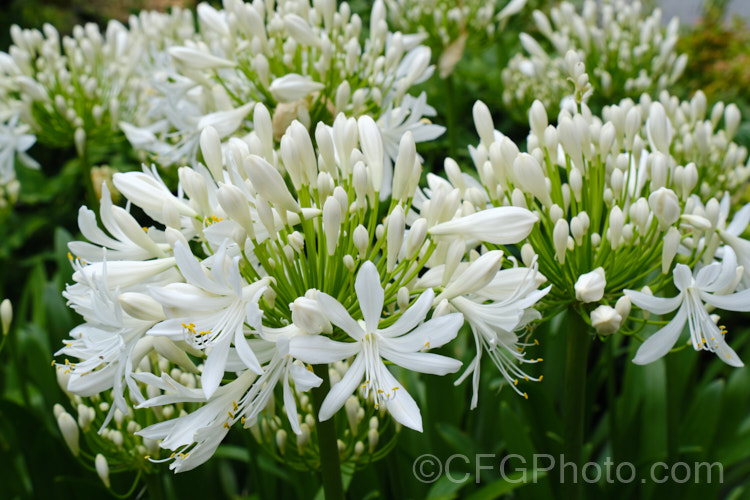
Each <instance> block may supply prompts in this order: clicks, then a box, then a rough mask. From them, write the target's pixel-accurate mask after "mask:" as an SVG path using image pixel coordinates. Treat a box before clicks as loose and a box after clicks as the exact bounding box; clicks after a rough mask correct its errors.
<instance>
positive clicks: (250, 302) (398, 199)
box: [59, 104, 548, 471]
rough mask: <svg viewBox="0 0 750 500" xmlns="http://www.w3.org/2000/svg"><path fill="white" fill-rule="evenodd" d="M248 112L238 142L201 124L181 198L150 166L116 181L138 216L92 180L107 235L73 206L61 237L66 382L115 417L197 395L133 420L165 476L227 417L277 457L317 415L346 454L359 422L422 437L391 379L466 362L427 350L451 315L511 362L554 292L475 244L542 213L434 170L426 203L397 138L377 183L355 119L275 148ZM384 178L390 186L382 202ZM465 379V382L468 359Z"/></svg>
mask: <svg viewBox="0 0 750 500" xmlns="http://www.w3.org/2000/svg"><path fill="white" fill-rule="evenodd" d="M252 113H253V117H252V120H253V124H254V127H255V129H254V131H252V132H251V133H250V134H248V135H247V136H246V137H244V138H242V139H240V138H230V139H229V140H228V141H225V142H224V143H222V141H221V134H220V133H219V132H218V131H217V130H216V129H215V128H213V127H208V128H206V129H204V130H203V131H202V133H201V135H200V138H199V140H200V149H201V154H202V158H203V159H204V161H205V165H204V164H196V165H195V166H193V167H182V168H180V169H179V170H178V174H179V179H180V185H179V188H178V191H177V194H176V195H175V194H173V193H172V192H171V191H170V190H169V189H168V188H167V187H166V186H165V184H164V183H163V182H162V181H161V179H160V178H159V176H158V174H157V172H156V170H155V169H144V171H143V172H131V173H119V174H115V176H114V179H113V182H114V185H115V186H116V188H117V189H118V190H119V191H120V192H121V193H122V195H123V196H124V197H125V198H127V199H128V200H129V206H130V205H132V206H137V207H139V208H140V209H141V210H143V212H145V214H146V215H148V217H150V219H151V220H152V221H153V222H151V223H149V224H150V225H149V226H146V227H142V226H141V223H139V222H138V221H136V219H135V218H134V217H133V215H131V214H130V213H129V211H128V210H126V209H123V208H120V207H118V206H114V205H113V204H112V203H111V201H109V194H108V190H107V189H106V187H103V192H104V196H103V197H102V201H101V210H100V214H99V216H100V219H101V223H102V224H103V226H104V229H106V232H105V231H104V230H103V229H101V228H100V227H99V226H98V225H97V222H96V220H97V219H96V217H95V214H94V212H92V211H91V210H89V209H87V208H85V207H83V208H82V209H81V211H80V214H79V225H80V228H81V231H82V233H83V235H84V236H85V237H86V238H87V239H88V240H89V241H90V242H74V243H71V244H70V249H71V251H72V252H73V253H74V254H75V255H76V256H77V258H76V260H75V261H74V263H75V267H76V272H75V274H74V275H73V280H74V281H75V284H73V285H71V286H69V287H68V289H67V291H66V296H67V297H68V300H69V301H70V302H71V304H72V305H73V306H74V307H75V308H76V309H77V310H79V312H81V314H82V315H83V316H84V319H85V320H86V323H84V324H83V325H81V326H79V327H76V328H75V329H74V330H73V331H72V332H71V337H72V340H71V341H70V342H69V344H68V345H66V347H64V348H63V349H62V350H61V351H60V353H59V354H60V355H66V356H71V357H76V358H78V361H77V362H76V364H75V366H73V367H72V369H71V374H70V381H69V383H68V390H69V391H71V392H73V393H77V394H82V395H89V394H94V393H98V392H102V391H110V390H111V391H112V399H113V408H119V409H120V411H122V412H125V411H127V408H128V401H132V402H134V403H135V404H136V405H137V407H138V408H147V407H158V406H161V405H166V404H170V405H172V404H182V403H193V404H196V405H198V406H199V408H198V409H196V410H194V411H192V412H190V413H188V414H186V415H182V416H179V417H177V418H173V419H170V420H166V421H164V422H161V423H157V424H155V425H152V426H150V427H147V428H144V429H142V430H141V431H140V432H139V435H141V436H143V437H145V438H148V439H152V440H155V441H160V446H161V447H162V448H167V449H171V450H174V454H173V455H172V457H171V458H172V459H173V460H174V461H173V463H172V465H171V467H172V468H173V469H175V470H176V471H181V470H189V469H191V468H193V467H195V466H197V465H199V464H201V463H203V462H204V461H206V460H207V459H208V458H209V457H210V456H211V455H212V454H213V452H214V451H215V450H216V448H217V447H218V445H219V444H220V442H221V441H222V439H223V438H224V436H225V435H226V434H227V433H228V432H229V430H230V429H231V428H232V427H233V426H234V425H235V424H238V426H242V427H245V428H251V429H252V428H254V431H253V432H254V435H255V436H256V439H258V440H260V441H264V442H268V441H270V440H271V436H273V441H275V445H276V450H277V453H282V454H283V453H284V452H283V451H282V449H283V448H284V447H283V446H281V444H284V445H285V444H286V440H287V436H288V435H290V433H294V434H296V436H297V447H298V450H297V451H298V452H299V453H300V454H301V455H302V456H304V455H305V454H306V453H309V454H310V455H309V456H306V459H305V460H300V462H303V463H306V464H308V465H310V464H312V466H315V464H316V462H315V460H316V457H315V450H314V449H311V448H312V447H309V448H307V449H305V446H304V444H305V443H306V442H307V441H306V440H309V439H310V436H311V434H314V432H315V428H316V422H318V421H322V420H327V419H329V418H333V417H334V416H335V415H336V414H337V413H339V410H340V409H342V408H345V409H346V414H347V419H348V422H349V427H350V429H351V431H350V432H348V433H347V435H348V436H350V441H349V444H346V443H345V446H346V448H347V449H348V450H349V452H348V453H349V455H348V456H349V457H350V459H351V460H352V461H355V462H356V461H357V460H359V459H360V458H363V459H364V457H363V455H362V454H363V451H364V440H365V439H366V440H367V442H368V443H369V448H370V450H371V451H372V450H374V448H375V446H376V445H377V439H376V436H373V434H377V433H378V428H379V426H380V424H379V422H378V420H377V419H376V420H375V421H373V420H372V417H378V418H384V417H385V416H386V414H387V415H390V417H392V418H393V419H394V420H395V421H396V422H397V423H398V424H399V425H402V426H406V427H409V428H411V429H415V430H419V431H421V430H422V420H421V415H420V411H419V407H418V406H417V403H416V401H415V400H414V398H413V397H412V396H411V395H410V393H409V391H408V390H407V388H406V387H404V386H403V385H402V382H401V381H400V377H398V374H399V373H402V372H403V370H409V371H415V372H420V373H428V374H436V375H445V374H448V373H453V372H456V371H457V370H458V369H459V368H460V366H461V362H460V361H458V360H456V359H453V358H450V357H448V356H444V355H438V354H434V353H431V352H428V351H430V350H432V349H435V348H438V347H440V346H442V345H444V344H447V343H448V342H450V341H451V340H452V339H453V338H455V337H456V335H457V334H458V332H459V329H460V328H461V326H462V325H463V324H464V321H467V322H468V323H469V324H471V325H472V328H474V330H475V334H476V335H477V337H476V338H477V345H478V347H479V348H480V349H481V351H485V352H489V353H490V356H493V359H495V360H496V363H497V364H498V366H499V367H500V369H501V371H503V373H514V372H516V370H517V368H516V363H517V362H518V361H519V360H520V361H523V360H525V358H524V355H523V354H522V353H520V352H518V350H517V347H518V346H517V343H518V342H519V339H518V337H517V336H516V334H515V333H514V332H515V331H516V330H517V329H521V328H523V327H524V326H526V325H527V324H528V323H529V322H530V321H531V320H533V319H535V318H536V317H537V315H535V314H534V312H533V306H534V304H535V303H536V301H537V300H539V298H541V297H542V296H543V295H544V294H545V293H546V292H547V291H548V290H541V291H540V290H538V288H539V286H540V285H541V284H542V282H543V281H544V278H543V277H541V276H540V275H539V273H538V272H537V269H536V264H534V263H532V265H531V266H530V267H528V268H522V267H518V266H517V265H516V266H514V267H512V268H509V269H501V267H502V266H508V265H511V264H512V261H509V260H507V259H505V258H504V256H503V253H502V252H500V251H497V250H489V249H488V248H487V247H486V246H483V245H482V244H483V243H486V244H511V243H515V242H517V241H519V240H521V239H523V238H524V237H526V236H527V235H528V234H529V232H530V231H531V230H532V227H533V226H534V224H535V223H536V221H537V217H536V216H534V215H533V214H532V213H531V212H529V211H528V210H525V209H521V208H517V207H491V206H488V204H487V203H486V202H485V203H484V204H483V205H478V206H474V205H471V204H467V203H461V195H462V193H463V191H461V190H460V189H448V184H447V183H446V182H445V181H442V180H439V179H438V178H436V177H434V176H431V181H430V188H429V190H428V191H427V192H429V193H430V195H431V197H432V202H431V201H428V200H426V199H425V198H424V195H423V193H422V191H421V190H418V183H419V179H420V176H421V172H422V165H421V161H420V159H419V157H418V155H417V153H416V147H415V141H414V137H413V136H412V134H411V133H410V132H406V133H405V134H404V135H403V137H402V138H401V140H400V142H399V145H398V151H397V155H396V159H395V166H394V172H393V177H392V179H389V180H386V167H385V165H386V162H385V157H386V155H387V152H386V146H385V141H384V140H383V138H382V135H381V130H380V128H379V127H378V125H377V124H376V122H375V120H374V119H373V118H372V117H370V116H368V115H364V116H361V117H359V118H358V119H355V118H351V117H350V118H347V117H346V116H345V115H343V114H339V115H338V116H337V117H336V118H335V120H334V121H333V124H332V125H326V124H324V123H322V122H319V123H318V124H316V125H315V127H314V140H315V146H313V138H312V137H311V134H310V133H309V132H308V131H307V128H306V127H305V125H303V124H302V123H300V122H299V121H296V120H295V121H293V122H292V123H291V125H290V126H289V127H288V128H287V129H286V132H285V133H284V134H283V136H282V137H281V140H280V141H279V144H280V146H278V147H277V146H276V145H275V141H274V138H273V122H272V116H271V113H270V111H269V110H268V108H266V107H265V106H264V105H263V104H255V105H254V108H253V110H252ZM383 190H387V191H389V192H392V197H391V198H390V199H386V200H384V201H381V198H382V196H381V195H382V191H383ZM474 191H476V189H474ZM480 194H481V193H480ZM415 200H417V201H416V202H415ZM413 202H414V203H413ZM516 264H517V263H516ZM461 313H463V314H461ZM157 344H159V345H161V344H163V346H162V348H163V349H168V351H169V353H170V355H171V356H172V357H169V358H168V359H170V360H171V361H173V362H175V363H181V366H182V364H186V365H187V367H189V368H193V367H194V368H195V369H196V370H197V374H196V379H197V381H198V382H199V383H198V384H197V386H196V387H193V386H192V385H186V384H184V383H183V382H182V381H181V380H176V379H175V378H173V377H171V376H170V375H169V374H168V373H164V372H163V373H162V374H161V376H160V377H159V376H157V375H155V374H151V373H139V372H137V371H135V366H137V363H135V360H136V357H137V356H143V355H144V354H143V353H144V351H145V352H146V353H148V352H149V350H150V349H156V350H157V352H159V353H160V354H162V355H165V354H164V352H162V351H160V350H159V349H158V348H157ZM481 351H480V353H481ZM386 361H388V362H389V363H390V364H392V365H393V366H394V367H400V368H397V370H393V371H392V369H391V368H389V367H388V366H387V365H386ZM71 366H72V365H71ZM313 367H314V369H313ZM398 370H401V371H398ZM466 373H467V374H469V373H474V374H476V375H475V383H476V382H477V381H478V373H479V354H478V355H477V359H475V361H474V362H472V363H471V365H470V366H469V368H468V370H467V372H466ZM324 377H330V378H331V379H332V380H333V381H334V382H336V383H335V384H334V385H333V386H332V388H331V389H330V391H329V392H328V393H327V394H325V399H323V400H322V401H319V403H320V410H319V411H318V412H315V413H313V412H311V405H310V396H309V395H308V394H306V393H307V392H308V391H309V390H310V389H312V388H315V387H318V386H319V385H320V384H321V383H322V381H323V378H324ZM142 384H146V385H148V386H149V389H148V390H147V394H146V395H145V396H144V395H143V393H142V386H141V385H142ZM126 388H127V389H128V391H127V395H126ZM474 402H475V403H476V386H475V396H474ZM300 410H301V411H302V413H300ZM264 422H265V423H264ZM287 429H288V431H287ZM281 431H283V432H281ZM280 443H281V444H280ZM357 443H359V444H357Z"/></svg>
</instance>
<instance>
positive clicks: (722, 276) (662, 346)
mask: <svg viewBox="0 0 750 500" xmlns="http://www.w3.org/2000/svg"><path fill="white" fill-rule="evenodd" d="M724 252H725V253H724V259H723V260H722V262H721V263H718V262H714V263H712V264H709V265H708V266H705V267H703V268H701V269H700V270H698V272H697V273H696V275H695V277H693V275H692V274H691V272H690V268H689V267H687V266H686V265H684V264H677V266H676V267H675V269H674V284H675V286H676V287H677V289H678V290H679V291H680V293H679V294H678V295H677V296H676V297H672V298H662V297H654V296H652V295H648V294H645V293H642V292H636V291H634V290H625V294H626V295H627V296H628V297H630V300H631V301H632V302H633V304H635V305H637V306H638V307H640V308H641V309H644V310H646V311H650V312H652V313H655V314H666V313H668V312H671V311H674V310H675V309H677V314H675V316H674V318H672V320H671V321H670V322H669V323H668V324H667V325H666V326H665V327H664V328H662V329H660V330H659V331H657V332H656V333H654V334H653V335H652V336H651V337H649V338H648V339H646V341H645V342H644V343H643V345H641V347H640V348H639V349H638V352H637V353H636V355H635V358H633V362H634V363H637V364H639V365H644V364H648V363H651V362H652V361H655V360H657V359H659V358H661V357H662V356H664V355H665V354H667V352H669V350H670V349H671V348H672V347H673V346H674V344H675V343H676V342H677V339H678V338H679V337H680V334H681V333H682V330H683V329H684V327H685V323H687V324H688V326H689V329H690V340H691V341H692V344H693V348H694V349H695V350H699V349H705V350H708V351H711V352H715V353H716V354H717V355H718V356H719V357H720V358H721V360H722V361H724V362H725V363H727V364H729V365H732V366H737V367H740V366H744V365H743V363H742V361H741V360H740V358H739V356H737V353H735V352H734V350H732V348H731V347H729V345H727V343H726V341H725V340H724V334H725V332H724V331H723V329H720V328H719V327H718V326H716V324H715V323H714V322H713V321H712V320H711V318H710V316H709V314H708V312H707V311H706V307H705V305H704V303H706V304H708V305H711V306H714V307H718V308H720V309H724V310H727V311H750V290H743V291H741V292H736V293H727V290H733V289H734V287H735V286H736V282H737V270H738V267H737V258H736V256H735V254H734V252H733V251H732V250H731V248H725V251H724ZM722 294H723V295H722Z"/></svg>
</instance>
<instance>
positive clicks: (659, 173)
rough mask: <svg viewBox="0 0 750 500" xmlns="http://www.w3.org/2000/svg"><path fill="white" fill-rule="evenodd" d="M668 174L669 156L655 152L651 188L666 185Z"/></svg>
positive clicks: (654, 188)
mask: <svg viewBox="0 0 750 500" xmlns="http://www.w3.org/2000/svg"><path fill="white" fill-rule="evenodd" d="M668 174H669V167H668V166H667V157H666V156H665V155H663V154H661V153H659V152H656V153H654V154H653V156H652V157H651V190H652V191H656V190H657V189H659V188H662V187H666V186H667V175H668Z"/></svg>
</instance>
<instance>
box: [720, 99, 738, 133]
mask: <svg viewBox="0 0 750 500" xmlns="http://www.w3.org/2000/svg"><path fill="white" fill-rule="evenodd" d="M740 119H741V115H740V108H738V107H737V105H736V104H734V103H732V104H729V105H728V106H727V107H726V108H725V109H724V130H725V131H726V134H727V140H728V141H731V140H732V139H733V138H734V135H735V134H736V133H737V128H738V127H739V126H740Z"/></svg>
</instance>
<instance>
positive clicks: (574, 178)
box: [568, 167, 583, 203]
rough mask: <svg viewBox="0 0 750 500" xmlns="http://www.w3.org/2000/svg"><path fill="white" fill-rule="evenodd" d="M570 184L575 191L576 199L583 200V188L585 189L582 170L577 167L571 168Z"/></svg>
mask: <svg viewBox="0 0 750 500" xmlns="http://www.w3.org/2000/svg"><path fill="white" fill-rule="evenodd" d="M568 185H569V186H570V190H571V191H572V192H573V197H574V198H575V200H576V201H577V202H578V203H580V202H581V190H582V189H583V175H581V171H580V170H578V169H577V168H576V167H573V168H571V169H570V175H569V176H568Z"/></svg>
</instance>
